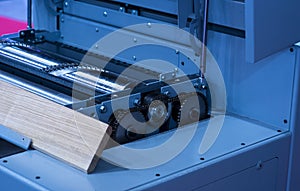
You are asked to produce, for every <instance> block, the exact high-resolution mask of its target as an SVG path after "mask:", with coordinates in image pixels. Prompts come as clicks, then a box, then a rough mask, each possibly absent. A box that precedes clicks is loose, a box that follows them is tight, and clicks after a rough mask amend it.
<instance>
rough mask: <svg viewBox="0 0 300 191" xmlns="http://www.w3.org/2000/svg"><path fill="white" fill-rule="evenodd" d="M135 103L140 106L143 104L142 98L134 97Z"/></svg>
mask: <svg viewBox="0 0 300 191" xmlns="http://www.w3.org/2000/svg"><path fill="white" fill-rule="evenodd" d="M133 104H134V105H135V106H139V105H141V100H140V99H139V98H136V99H134V101H133Z"/></svg>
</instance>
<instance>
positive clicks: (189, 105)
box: [177, 93, 208, 126]
mask: <svg viewBox="0 0 300 191" xmlns="http://www.w3.org/2000/svg"><path fill="white" fill-rule="evenodd" d="M197 102H198V104H196V103H197ZM207 115H208V104H207V101H206V99H205V97H204V95H203V94H201V93H191V94H188V95H186V96H184V98H183V99H181V105H180V109H179V110H178V115H177V122H178V124H179V126H182V125H187V124H190V123H194V122H197V121H199V120H201V119H204V118H206V117H207Z"/></svg>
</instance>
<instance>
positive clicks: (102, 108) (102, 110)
mask: <svg viewBox="0 0 300 191" xmlns="http://www.w3.org/2000/svg"><path fill="white" fill-rule="evenodd" d="M99 110H100V112H101V113H105V112H106V107H105V106H104V105H101V106H100V108H99Z"/></svg>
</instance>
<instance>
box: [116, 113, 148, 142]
mask: <svg viewBox="0 0 300 191" xmlns="http://www.w3.org/2000/svg"><path fill="white" fill-rule="evenodd" d="M133 118H134V119H133ZM110 126H111V127H112V134H111V138H112V139H114V140H115V141H116V142H118V143H120V144H124V143H127V142H131V141H134V140H137V139H140V138H143V137H144V134H146V120H145V117H144V115H143V114H142V113H141V112H139V111H135V112H129V111H117V112H115V114H114V116H113V117H111V120H110Z"/></svg>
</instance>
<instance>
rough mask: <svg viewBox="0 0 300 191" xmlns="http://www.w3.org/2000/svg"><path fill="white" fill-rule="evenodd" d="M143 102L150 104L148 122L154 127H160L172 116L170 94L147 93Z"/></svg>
mask: <svg viewBox="0 0 300 191" xmlns="http://www.w3.org/2000/svg"><path fill="white" fill-rule="evenodd" d="M143 103H144V104H145V105H147V106H148V110H147V119H148V124H149V125H150V126H152V127H154V129H159V128H160V127H161V126H162V125H163V124H164V123H165V122H166V121H167V119H168V118H169V116H170V115H169V113H168V96H166V95H163V94H152V95H147V96H145V98H144V102H143Z"/></svg>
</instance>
